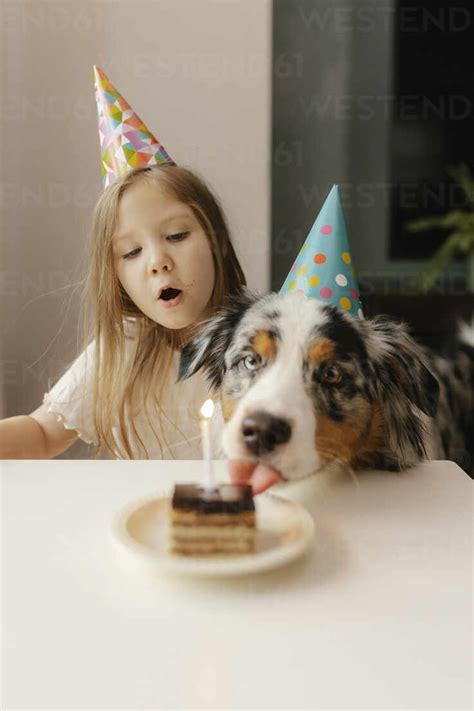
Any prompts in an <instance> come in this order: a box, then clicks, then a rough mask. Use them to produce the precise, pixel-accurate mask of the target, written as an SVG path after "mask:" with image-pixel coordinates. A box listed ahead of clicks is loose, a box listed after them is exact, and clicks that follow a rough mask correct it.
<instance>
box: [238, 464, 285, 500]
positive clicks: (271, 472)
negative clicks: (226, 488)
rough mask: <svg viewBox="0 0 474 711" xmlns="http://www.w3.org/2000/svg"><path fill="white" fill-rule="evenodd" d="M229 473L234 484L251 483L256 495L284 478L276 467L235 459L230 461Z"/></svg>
mask: <svg viewBox="0 0 474 711" xmlns="http://www.w3.org/2000/svg"><path fill="white" fill-rule="evenodd" d="M229 475H230V481H231V483H232V484H251V485H252V490H253V494H254V496H255V495H256V494H261V493H262V491H265V490H266V489H268V488H270V486H273V485H274V484H277V483H278V482H279V481H282V478H281V476H280V474H279V472H277V471H276V470H275V469H270V467H267V466H266V465H265V464H260V463H258V462H246V461H243V460H240V459H233V460H231V461H230V462H229Z"/></svg>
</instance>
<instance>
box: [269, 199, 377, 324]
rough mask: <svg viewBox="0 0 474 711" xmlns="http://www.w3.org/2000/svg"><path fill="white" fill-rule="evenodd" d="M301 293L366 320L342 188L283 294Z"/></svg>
mask: <svg viewBox="0 0 474 711" xmlns="http://www.w3.org/2000/svg"><path fill="white" fill-rule="evenodd" d="M289 291H290V292H300V293H303V294H305V295H306V296H310V297H312V298H313V299H317V300H318V301H324V302H326V303H330V304H334V306H337V307H338V308H339V309H341V311H349V312H350V313H351V314H353V315H354V316H359V317H360V318H363V317H364V315H363V312H362V304H361V302H360V300H359V287H358V285H357V279H356V275H355V269H354V266H353V264H352V257H351V250H350V247H349V239H348V237H347V228H346V221H345V219H344V212H343V210H342V203H341V196H340V194H339V188H338V186H337V185H334V186H333V187H332V189H331V192H330V193H329V195H328V196H327V198H326V202H325V203H324V205H323V207H322V208H321V212H320V213H319V215H318V217H317V218H316V222H315V223H314V225H313V227H312V229H311V232H310V233H309V235H308V237H307V238H306V241H305V243H304V245H303V246H302V247H301V249H300V252H299V254H298V256H297V257H296V260H295V262H294V264H293V266H292V267H291V269H290V273H289V274H288V276H287V277H286V279H285V282H284V284H283V286H282V287H281V289H280V293H282V294H284V293H286V292H289Z"/></svg>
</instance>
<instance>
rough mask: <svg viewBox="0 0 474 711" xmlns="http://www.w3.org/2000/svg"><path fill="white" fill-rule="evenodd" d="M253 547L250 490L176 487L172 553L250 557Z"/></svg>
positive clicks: (235, 487) (237, 487)
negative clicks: (247, 554)
mask: <svg viewBox="0 0 474 711" xmlns="http://www.w3.org/2000/svg"><path fill="white" fill-rule="evenodd" d="M254 545H255V505H254V503H253V497H252V487H251V486H247V485H242V486H237V485H234V484H220V485H218V486H215V487H213V488H212V489H206V488H204V487H201V486H197V485H196V484H177V485H176V486H175V489H174V494H173V501H172V507H171V552H172V553H178V554H181V555H212V554H214V553H226V554H235V553H250V552H252V551H253V550H254Z"/></svg>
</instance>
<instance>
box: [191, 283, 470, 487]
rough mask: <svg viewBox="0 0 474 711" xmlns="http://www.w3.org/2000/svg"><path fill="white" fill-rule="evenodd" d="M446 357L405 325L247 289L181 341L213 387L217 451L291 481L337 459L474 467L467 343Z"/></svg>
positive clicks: (374, 464) (388, 466)
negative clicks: (219, 428)
mask: <svg viewBox="0 0 474 711" xmlns="http://www.w3.org/2000/svg"><path fill="white" fill-rule="evenodd" d="M465 340H466V342H465V343H464V342H462V341H461V340H460V342H459V348H458V350H457V353H456V354H455V356H454V358H453V359H452V360H448V359H445V358H442V357H441V356H438V355H435V354H434V353H433V352H431V351H429V350H427V349H426V348H424V347H422V346H420V345H418V344H417V343H416V342H415V341H414V340H413V339H412V338H411V336H410V335H409V333H408V331H407V328H406V326H405V325H404V324H401V323H396V322H394V321H392V320H390V319H389V318H387V317H385V316H377V317H375V318H372V319H367V320H364V319H358V318H355V317H353V316H351V315H350V314H347V313H343V312H341V311H339V310H338V309H336V308H335V307H333V306H331V305H327V304H323V303H321V302H318V301H315V300H314V299H310V298H307V297H305V296H302V295H299V294H285V295H280V294H270V295H266V296H260V295H256V294H254V293H252V292H250V291H248V290H245V291H243V292H242V294H240V295H239V296H236V297H234V299H233V301H232V305H231V306H229V308H227V309H224V310H223V311H221V312H220V313H219V314H217V315H216V316H215V317H214V318H213V319H211V320H210V321H208V322H207V323H206V324H205V325H204V326H203V328H202V330H201V331H200V332H199V334H198V335H197V336H196V337H195V338H194V339H193V340H192V341H190V342H189V343H188V344H187V345H186V346H185V347H184V349H183V351H182V354H181V361H180V373H179V377H180V379H183V378H187V377H189V376H191V375H192V374H193V373H195V372H196V371H197V370H198V369H200V368H201V367H203V368H204V369H205V373H206V376H207V378H208V380H209V381H210V383H211V384H212V386H214V388H217V389H218V390H219V391H220V397H221V402H222V410H223V415H224V420H225V423H226V424H225V428H224V433H223V449H224V451H225V453H226V455H227V456H228V457H230V458H232V459H240V460H249V459H254V460H258V461H259V462H263V463H264V464H266V465H268V466H269V467H271V468H273V469H276V470H277V471H278V472H280V474H281V476H282V478H283V479H286V480H295V479H301V478H304V477H307V476H309V475H311V474H314V473H316V472H319V471H321V470H323V469H324V468H326V467H328V465H330V464H333V463H336V462H337V463H339V464H342V465H343V466H344V467H349V468H351V469H352V470H358V469H367V468H372V469H374V468H375V469H385V470H392V471H393V470H396V471H400V470H403V469H406V468H408V467H411V466H413V465H415V464H416V463H417V462H419V461H420V460H421V459H425V458H429V459H450V460H453V461H455V462H457V463H458V464H459V465H460V466H461V467H463V468H464V469H465V470H466V471H468V472H469V473H470V474H471V476H472V474H473V454H474V452H473V447H474V428H473V423H474V415H473V401H474V395H473V387H474V348H473V347H472V346H473V345H474V343H471V344H470V345H469V343H468V342H467V341H468V340H469V333H468V334H467V337H466V339H465Z"/></svg>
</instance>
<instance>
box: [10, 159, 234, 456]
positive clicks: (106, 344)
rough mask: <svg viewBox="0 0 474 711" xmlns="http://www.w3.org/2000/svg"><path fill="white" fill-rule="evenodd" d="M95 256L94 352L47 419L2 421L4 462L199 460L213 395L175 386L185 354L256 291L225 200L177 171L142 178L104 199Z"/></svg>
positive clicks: (168, 168) (64, 381)
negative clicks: (64, 455) (238, 299)
mask: <svg viewBox="0 0 474 711" xmlns="http://www.w3.org/2000/svg"><path fill="white" fill-rule="evenodd" d="M90 257H91V262H90V271H89V274H88V277H87V280H86V290H85V294H86V308H85V311H84V315H85V323H84V325H85V331H84V333H85V345H86V344H88V345H86V347H85V349H84V351H83V353H82V354H81V355H80V356H79V358H78V359H77V360H76V361H75V362H74V363H73V365H72V366H71V367H70V368H69V370H68V371H67V372H66V373H65V374H64V375H63V377H62V378H61V379H60V380H59V381H58V383H56V385H55V386H54V387H53V388H52V390H51V391H50V392H49V393H47V394H46V395H45V398H44V402H43V404H42V405H41V406H40V407H39V408H38V409H37V410H35V411H34V412H32V413H31V414H30V415H29V416H18V417H11V418H8V419H6V420H3V421H2V422H0V457H1V458H14V459H20V458H28V459H45V458H51V457H55V456H57V455H58V454H60V453H61V452H63V451H65V450H66V449H67V448H68V447H70V446H71V445H72V444H73V443H74V442H75V441H76V439H77V437H80V438H81V439H83V440H85V441H86V442H92V443H94V444H95V445H96V448H97V449H96V454H99V453H100V452H102V453H104V452H105V453H106V454H108V455H109V456H112V457H114V458H125V459H140V458H152V459H156V458H179V459H188V458H194V459H195V458H200V436H199V409H200V406H201V405H202V403H203V402H204V400H206V398H207V397H208V393H207V387H206V385H205V382H204V379H203V376H202V375H201V374H199V373H197V374H196V375H195V376H193V377H192V378H190V379H189V380H187V381H183V382H180V383H176V377H177V367H178V360H179V349H180V348H181V347H182V345H183V344H184V343H186V342H187V340H188V339H189V338H190V337H191V336H192V335H193V333H195V331H196V329H197V328H198V327H199V325H200V323H201V322H202V321H203V320H205V319H206V318H208V317H210V316H211V315H212V314H213V313H214V312H215V311H216V309H218V308H219V307H221V306H222V305H223V304H224V303H225V301H226V300H227V298H228V297H229V296H230V295H231V294H232V292H234V291H236V290H238V289H239V288H240V287H241V286H242V285H244V284H245V277H244V274H243V272H242V269H241V267H240V264H239V262H238V260H237V257H236V255H235V252H234V249H233V247H232V244H231V241H230V238H229V233H228V228H227V225H226V221H225V218H224V216H223V214H222V211H221V209H220V207H219V204H218V202H217V200H216V198H215V197H214V196H213V195H212V193H211V192H210V190H209V189H208V188H207V187H206V185H205V184H204V183H203V182H202V181H201V180H200V179H199V178H197V177H196V176H195V175H194V174H193V173H191V172H190V171H188V170H186V169H184V168H181V167H178V166H175V165H166V164H165V165H154V166H152V167H147V168H142V169H139V170H136V171H134V172H131V173H129V174H128V175H126V176H125V177H124V178H122V179H121V180H118V181H116V182H115V183H114V184H113V185H111V186H110V187H109V188H108V189H107V190H105V191H104V193H103V194H102V196H101V198H100V199H99V202H98V204H97V206H96V209H95V213H94V220H93V228H92V235H91V249H90ZM215 419H216V420H217V421H219V420H220V413H219V412H217V417H216V418H215ZM216 429H218V428H216Z"/></svg>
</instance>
